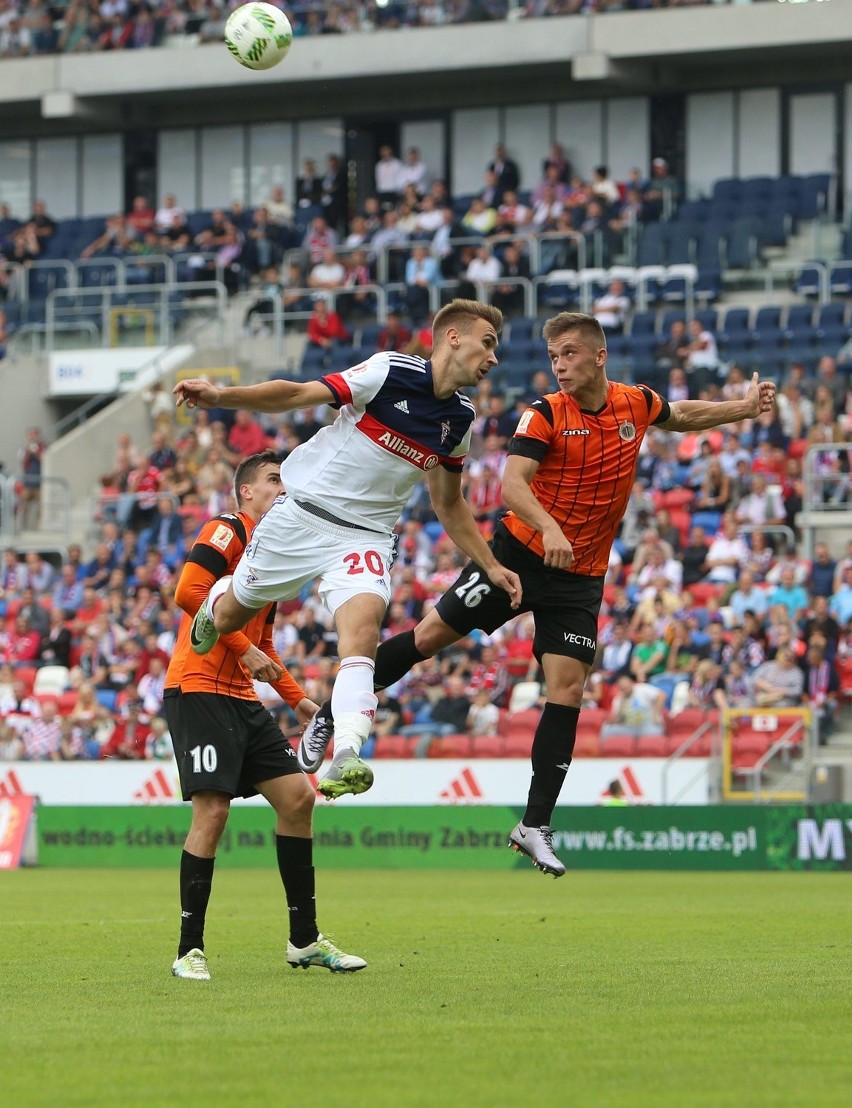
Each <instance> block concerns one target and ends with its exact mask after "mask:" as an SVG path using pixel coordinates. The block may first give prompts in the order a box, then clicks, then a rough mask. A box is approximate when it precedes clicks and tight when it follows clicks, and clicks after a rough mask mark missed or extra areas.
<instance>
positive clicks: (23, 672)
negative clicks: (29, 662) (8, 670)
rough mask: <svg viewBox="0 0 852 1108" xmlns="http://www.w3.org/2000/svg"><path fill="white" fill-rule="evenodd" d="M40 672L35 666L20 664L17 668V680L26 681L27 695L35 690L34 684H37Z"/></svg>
mask: <svg viewBox="0 0 852 1108" xmlns="http://www.w3.org/2000/svg"><path fill="white" fill-rule="evenodd" d="M38 672H39V671H38V670H37V669H36V667H35V666H19V667H18V668H17V669H16V670H15V680H16V681H23V682H24V685H25V686H26V689H27V695H29V694H30V693H31V692H33V685H34V684H35V679H36V674H37V673H38Z"/></svg>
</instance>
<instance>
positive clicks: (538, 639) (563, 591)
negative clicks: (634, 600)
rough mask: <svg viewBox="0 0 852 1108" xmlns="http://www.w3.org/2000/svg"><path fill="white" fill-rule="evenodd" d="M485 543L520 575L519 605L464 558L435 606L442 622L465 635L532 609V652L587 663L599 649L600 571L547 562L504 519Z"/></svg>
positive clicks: (495, 626) (591, 660)
mask: <svg viewBox="0 0 852 1108" xmlns="http://www.w3.org/2000/svg"><path fill="white" fill-rule="evenodd" d="M489 546H490V547H491V549H492V550H493V551H494V557H495V558H496V559H497V560H498V562H502V564H503V565H504V566H506V568H507V569H513V570H514V571H515V573H517V575H518V576H519V577H520V579H521V585H522V586H523V590H524V596H523V600H522V601H521V606H520V608H518V609H514V608H512V605H511V601H510V600H509V594H508V593H507V592H506V591H505V590H504V589H501V588H498V587H497V586H496V585H492V584H491V581H490V580H489V578H488V574H487V573H486V572H485V570H484V569H481V568H480V567H479V566H478V565H477V564H476V563H475V562H468V564H467V565H466V566H465V567H464V569H463V570H462V571H461V573H460V574H459V576H458V578H457V580H456V581H455V582H454V583H453V585H451V586H450V588H449V589H447V591H446V592H445V593H444V595H443V596H442V597H441V599H440V600H439V601H438V603H437V604H436V606H435V607H436V610H437V612H438V615H439V616H440V617H441V619H442V620H443V621H444V623H447V624H449V625H450V627H452V629H453V630H454V631H458V633H459V634H460V635H469V634H470V632H471V631H473V630H474V629H475V628H479V630H480V631H485V632H487V633H488V634H490V633H491V632H492V631H496V630H497V628H498V627H502V626H503V624H504V623H508V622H509V620H510V619H514V618H515V616H516V615H518V614H519V613H520V612H532V614H533V616H534V617H535V638H534V639H533V653H534V654H535V656H536V658H537V659H538V661H539V662H540V661H541V656H542V654H560V655H563V656H565V657H568V658H577V659H579V661H581V662H584V663H585V664H586V665H591V664H592V662H593V661H594V660H595V651H596V649H597V640H598V615H599V614H600V610H601V601H602V600H603V587H604V579H603V577H583V576H580V575H579V574H576V573H569V572H567V571H566V570H564V569H552V568H551V567H550V566H546V565H545V564H544V562H543V561H542V559H541V558H540V557H539V555H538V554H535V553H533V552H532V551H531V550H528V549H527V547H525V546H524V544H523V543H521V542H518V540H517V539H516V538H515V537H514V535H512V534H510V533H509V531H507V530H506V528H505V527H504V526H503V524H502V523H500V524H498V525H497V527H496V529H495V531H494V538H493V539H492V540H491V542H490V543H489Z"/></svg>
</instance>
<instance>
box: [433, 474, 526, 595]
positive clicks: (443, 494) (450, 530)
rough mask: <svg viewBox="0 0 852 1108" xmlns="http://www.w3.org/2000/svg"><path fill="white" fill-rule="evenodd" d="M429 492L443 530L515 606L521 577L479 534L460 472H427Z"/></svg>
mask: <svg viewBox="0 0 852 1108" xmlns="http://www.w3.org/2000/svg"><path fill="white" fill-rule="evenodd" d="M428 480H429V495H430V497H431V498H432V507H433V508H434V509H435V514H436V515H437V517H438V519H439V520H440V521H441V523H442V524H443V527H444V530H445V531H446V532H447V534H448V535H449V536H450V538H451V539H452V540H453V542H454V543H455V544H456V546H457V547H458V548H459V550H463V551H464V553H465V554H467V556H468V558H470V559H471V560H472V561H474V562H476V564H477V565H478V566H482V568H483V569H484V570H485V572H486V573H487V574H488V576H489V578H490V579H491V581H492V583H493V584H495V585H497V586H498V587H499V588H501V589H505V590H506V592H507V593H508V594H509V596H510V597H511V598H512V607H513V608H517V607H518V606H519V605H520V603H521V599H522V596H523V589H522V588H521V579H520V578H519V577H518V575H517V574H516V573H513V572H512V570H510V569H506V567H505V566H504V565H501V563H500V562H498V561H497V559H496V558H495V557H494V555H493V553H492V552H491V547H490V546H489V545H488V543H487V542H486V541H485V539H484V538H483V537H482V534H481V533H480V530H479V528H478V527H477V526H476V520H475V519H474V518H473V513H472V512H471V510H470V507H469V505H468V503H467V501H466V500H465V498H464V497H463V496H462V492H461V474H460V473H452V472H450V471H449V470H447V469H444V467H443V466H438V467H437V468H436V469H433V470H432V471H431V472H430V474H429V478H428Z"/></svg>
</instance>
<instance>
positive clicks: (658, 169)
mask: <svg viewBox="0 0 852 1108" xmlns="http://www.w3.org/2000/svg"><path fill="white" fill-rule="evenodd" d="M679 197H680V182H679V181H678V179H677V177H675V176H674V175H673V174H672V172H671V170H670V169H669V163H668V162H667V161H666V159H665V158H659V157H658V158H654V160H653V161H652V162H651V179H650V181H649V182H648V183H647V185H646V187H645V191H644V193H643V195H642V202H643V203H644V205H645V209H646V216H645V218H646V222H649V223H652V222H656V221H657V220H659V219H661V218H662V217H663V216H664V215H667V214H668V213H669V212H670V211H672V210H673V208H674V207H675V206H676V205H677V202H678V199H679Z"/></svg>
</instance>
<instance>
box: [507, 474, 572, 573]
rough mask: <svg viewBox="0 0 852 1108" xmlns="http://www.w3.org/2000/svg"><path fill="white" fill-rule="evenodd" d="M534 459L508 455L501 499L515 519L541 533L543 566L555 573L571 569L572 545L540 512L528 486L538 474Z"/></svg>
mask: <svg viewBox="0 0 852 1108" xmlns="http://www.w3.org/2000/svg"><path fill="white" fill-rule="evenodd" d="M538 466H539V463H538V462H537V461H536V460H535V458H525V457H523V456H522V455H520V454H510V455H509V457H508V458H507V460H506V468H505V470H504V471H503V499H504V500H505V502H506V505H507V506H508V507H509V508H511V509H512V511H513V512H514V513H515V515H516V516H517V517H518V519H520V520H522V521H523V522H524V523H526V524H527V525H528V526H529V527H534V528H535V529H536V531H539V532H541V541H542V544H543V546H544V564H545V565H546V566H554V567H555V568H557V569H570V568H571V565H572V563H573V561H574V551H573V550H572V548H571V543H570V542H569V541H568V540H567V539H566V538H565V536H564V534H563V533H562V528H561V527H560V526H559V524H558V523H557V522H556V520H555V519H554V518H553V516H552V515H551V514H550V513H549V512H546V511H545V510H544V508H542V506H541V504H539V502H538V501H537V500H536V498H535V494H534V493H533V491H532V489H531V488H530V486H531V485H532V483H533V480H534V479H535V475H536V473H537V472H538Z"/></svg>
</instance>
